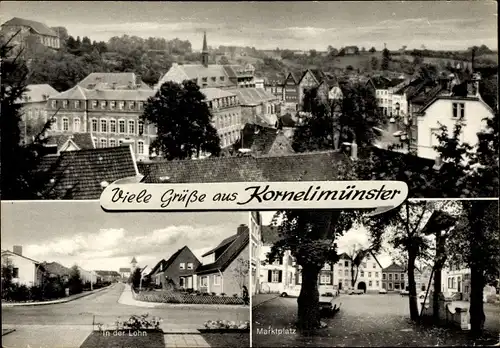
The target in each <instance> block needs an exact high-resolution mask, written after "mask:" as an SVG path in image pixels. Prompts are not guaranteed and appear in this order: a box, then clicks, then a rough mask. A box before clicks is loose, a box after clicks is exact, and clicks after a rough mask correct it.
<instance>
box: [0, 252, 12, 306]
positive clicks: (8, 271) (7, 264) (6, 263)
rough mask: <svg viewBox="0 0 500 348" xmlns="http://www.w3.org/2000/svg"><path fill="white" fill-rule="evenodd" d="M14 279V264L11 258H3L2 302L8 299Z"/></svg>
mask: <svg viewBox="0 0 500 348" xmlns="http://www.w3.org/2000/svg"><path fill="white" fill-rule="evenodd" d="M13 278H14V264H13V263H12V260H11V259H10V257H8V256H5V257H2V300H5V299H8V297H9V295H10V291H11V287H12V284H13V283H12V279H13Z"/></svg>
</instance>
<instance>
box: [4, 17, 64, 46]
mask: <svg viewBox="0 0 500 348" xmlns="http://www.w3.org/2000/svg"><path fill="white" fill-rule="evenodd" d="M1 31H2V34H6V35H7V36H8V37H11V36H13V35H15V34H16V33H17V35H16V36H15V37H14V38H13V40H12V41H11V43H13V44H19V45H21V46H24V45H25V44H27V41H26V39H27V38H28V37H30V36H31V37H36V38H37V39H38V42H39V43H41V44H42V45H44V46H46V47H49V48H54V49H58V48H60V46H61V42H60V39H59V36H58V34H57V33H56V32H55V31H54V30H52V29H51V28H49V27H48V26H47V25H45V24H44V23H40V22H37V21H33V20H29V19H23V18H19V17H14V18H12V19H10V20H8V21H7V22H5V23H3V24H2V30H1Z"/></svg>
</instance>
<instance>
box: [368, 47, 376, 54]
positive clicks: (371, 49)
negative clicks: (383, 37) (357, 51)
mask: <svg viewBox="0 0 500 348" xmlns="http://www.w3.org/2000/svg"><path fill="white" fill-rule="evenodd" d="M368 52H370V53H375V52H377V50H376V49H375V47H372V48H370V50H369V51H368Z"/></svg>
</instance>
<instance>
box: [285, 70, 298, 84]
mask: <svg viewBox="0 0 500 348" xmlns="http://www.w3.org/2000/svg"><path fill="white" fill-rule="evenodd" d="M289 77H291V78H292V80H293V82H295V83H296V84H297V83H299V82H298V81H299V80H298V79H297V76H295V74H294V73H293V72H289V73H288V74H287V75H286V78H285V81H286V80H287V79H288V78H289Z"/></svg>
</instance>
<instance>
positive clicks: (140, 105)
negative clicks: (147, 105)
mask: <svg viewBox="0 0 500 348" xmlns="http://www.w3.org/2000/svg"><path fill="white" fill-rule="evenodd" d="M137 106H138V107H139V110H142V107H143V106H144V103H143V102H139V103H137Z"/></svg>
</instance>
